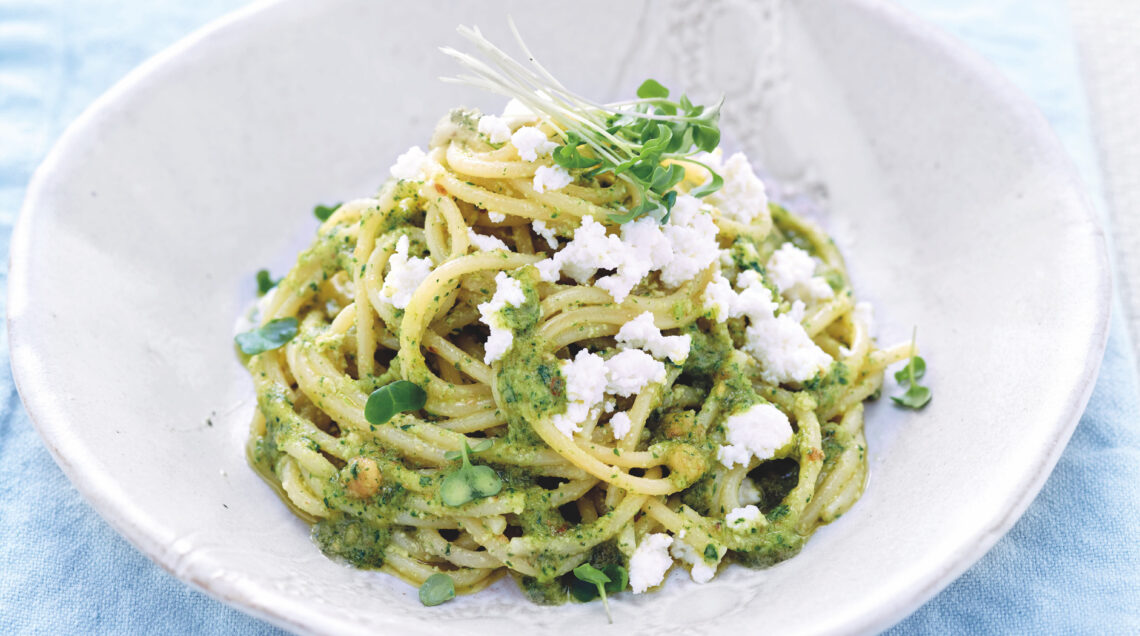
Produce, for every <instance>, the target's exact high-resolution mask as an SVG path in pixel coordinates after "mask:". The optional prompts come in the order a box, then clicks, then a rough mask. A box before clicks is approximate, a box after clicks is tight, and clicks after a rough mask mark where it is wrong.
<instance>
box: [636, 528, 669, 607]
mask: <svg viewBox="0 0 1140 636" xmlns="http://www.w3.org/2000/svg"><path fill="white" fill-rule="evenodd" d="M672 544H673V537H671V536H669V535H667V534H664V533H661V532H655V533H653V534H650V535H648V536H646V537H645V538H644V539H642V540H641V543H639V544H638V545H637V549H636V550H634V551H633V556H631V557H630V558H629V586H630V588H632V589H633V593H634V594H641V593H643V592H645V591H646V590H648V589H649V588H651V587H653V586H654V585H658V584H660V583H661V581H663V580H664V579H665V573H666V572H668V571H669V568H670V567H672V565H673V559H672V558H670V557H669V546H670V545H672Z"/></svg>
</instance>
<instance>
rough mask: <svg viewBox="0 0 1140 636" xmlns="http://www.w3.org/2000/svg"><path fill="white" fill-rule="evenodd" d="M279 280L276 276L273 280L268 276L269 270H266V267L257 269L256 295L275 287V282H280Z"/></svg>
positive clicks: (263, 293)
mask: <svg viewBox="0 0 1140 636" xmlns="http://www.w3.org/2000/svg"><path fill="white" fill-rule="evenodd" d="M280 282H281V279H280V278H278V279H277V280H273V278H271V277H270V276H269V270H267V269H259V270H257V295H258V296H264V295H265V294H266V293H267V292H268V291H269V290H271V289H273V288H274V287H276V286H277V283H280Z"/></svg>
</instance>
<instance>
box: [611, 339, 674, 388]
mask: <svg viewBox="0 0 1140 636" xmlns="http://www.w3.org/2000/svg"><path fill="white" fill-rule="evenodd" d="M664 381H665V365H664V364H663V363H661V362H660V361H658V360H655V359H654V358H653V356H651V355H649V354H648V353H645V352H644V351H641V350H640V349H627V350H625V351H619V352H618V353H617V355H615V356H614V357H612V358H610V359H609V360H606V393H612V394H613V395H619V396H621V397H629V396H631V395H636V394H637V392H638V391H641V390H642V389H643V388H645V386H646V385H647V384H650V383H653V382H664Z"/></svg>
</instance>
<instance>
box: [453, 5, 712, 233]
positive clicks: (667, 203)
mask: <svg viewBox="0 0 1140 636" xmlns="http://www.w3.org/2000/svg"><path fill="white" fill-rule="evenodd" d="M511 27H512V29H513V28H514V25H513V23H512V24H511ZM459 33H460V34H461V35H463V37H465V38H467V39H468V40H469V41H470V42H471V43H472V44H474V45H475V47H476V49H477V54H475V55H472V54H469V53H463V52H461V51H458V50H456V49H453V48H449V47H445V48H444V49H443V52H444V53H445V54H447V55H449V56H451V57H453V58H455V59H456V60H458V61H459V63H460V64H461V65H462V66H463V67H464V68H465V70H467V71H469V72H470V74H468V75H461V76H459V77H455V78H445V81H449V82H455V83H460V84H467V85H470V86H474V87H478V88H481V89H484V90H489V91H491V92H494V93H498V94H500V95H505V96H508V97H512V98H514V99H516V100H518V101H519V102H521V103H522V104H523V105H525V106H526V107H527V108H529V109H530V110H532V111H534V112H535V113H538V114H539V116H540V117H541V118H542V119H543V120H545V121H547V122H550V123H551V124H554V125H555V126H556V127H557V128H558V130H559V132H558V134H559V136H561V137H562V141H563V143H562V144H561V145H559V146H556V147H555V149H554V151H553V153H552V156H553V159H554V162H555V163H556V164H557V165H559V166H562V167H563V168H566V169H567V170H576V171H580V173H579V174H578V175H576V177H578V178H579V179H585V180H588V179H593V178H595V177H597V176H599V175H602V174H605V173H612V174H613V175H614V178H615V179H618V180H621V181H624V182H625V185H626V186H627V188H628V190H629V191H630V192H631V193H632V194H633V198H634V200H636V201H637V204H636V205H634V206H633V207H632V209H626V210H618V211H615V212H614V213H612V214H610V215H609V218H610V220H611V221H612V222H614V223H628V222H630V221H633V220H635V219H637V218H639V217H642V216H645V215H649V216H651V217H653V218H654V219H656V220H657V221H659V222H661V223H666V222H668V220H669V213H670V211H671V210H672V207H673V205H674V203H675V202H676V200H677V191H676V190H674V189H673V188H675V187H677V185H678V184H679V183H680V182H681V181H682V180H683V178H684V174H685V172H684V168H683V167H682V166H679V165H676V164H672V163H670V162H671V161H676V160H682V161H684V160H686V159H687V158H688V157H691V156H693V155H695V154H696V153H698V152H711V151H712V150H713V149H715V148H716V147H717V146H718V145H719V144H720V109H721V105H722V104H723V102H724V99H723V98H722V99H721V100H720V101H719V102H718V103H716V104H715V105H712V106H704V105H698V104H693V102H692V100H690V99H689V97H688V96H687V95H681V97H680V98H679V101H671V100H670V99H669V89H668V88H666V87H665V86H663V85H662V84H661V83H660V82H658V81H656V80H653V79H647V80H645V81H644V82H642V84H641V86H640V87H638V89H637V97H638V99H636V100H631V101H625V102H617V103H612V104H598V103H595V102H592V101H590V100H588V99H586V98H584V97H581V96H579V95H576V94H575V93H573V92H571V91H570V90H568V89H567V88H566V87H565V86H563V85H562V84H561V83H559V82H558V81H557V80H556V79H555V78H554V77H553V76H552V75H551V74H550V73H549V72H548V71H547V70H546V69H545V68H543V67H542V65H541V64H539V63H538V61H537V60H536V59H535V57H534V55H533V53H531V51H530V50H529V49H528V48H527V46H526V44H525V43H524V42H523V41H522V39H521V38H520V37H519V36H518V31H517V29H515V38H516V40H517V41H518V44H519V47H520V48H521V49H522V51H523V52H524V53H525V54H526V58H525V59H527V60H528V61H529V64H524V63H521V62H519V61H517V60H515V59H514V58H512V57H511V56H510V55H509V54H507V53H506V52H505V51H503V50H502V49H500V48H499V47H497V46H495V45H494V44H493V43H491V42H490V41H489V40H487V38H485V37H483V35H482V34H481V33H480V32H479V31H478V30H477V29H471V28H468V27H459ZM582 146H585V147H586V148H588V149H589V154H588V155H584V154H582V151H581V148H582ZM695 163H699V162H695ZM705 167H706V168H708V166H705ZM710 172H711V170H710ZM723 184H724V180H723V179H722V178H721V177H720V176H719V175H715V174H714V175H713V179H712V180H710V182H709V183H708V184H706V185H703V186H701V187H699V188H696V189H694V190H693V191H692V192H690V194H692V195H693V196H697V197H704V196H708V195H709V194H712V193H713V192H715V191H716V190H717V189H719V188H720V187H721V186H722V185H723Z"/></svg>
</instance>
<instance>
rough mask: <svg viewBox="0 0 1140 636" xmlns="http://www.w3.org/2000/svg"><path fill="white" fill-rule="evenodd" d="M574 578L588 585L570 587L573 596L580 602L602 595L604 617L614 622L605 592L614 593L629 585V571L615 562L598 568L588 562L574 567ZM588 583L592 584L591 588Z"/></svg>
mask: <svg viewBox="0 0 1140 636" xmlns="http://www.w3.org/2000/svg"><path fill="white" fill-rule="evenodd" d="M574 578H576V579H578V580H579V581H582V582H583V583H587V584H588V585H582V586H579V585H575V586H574V587H573V588H571V592H572V593H573V594H574V598H576V599H578V600H579V601H582V602H587V601H592V600H594V599H595V598H597V597H599V596H600V597H602V605H603V606H604V607H605V608H606V618H607V619H609V621H610V623H613V622H614V617H613V615H612V614H611V613H610V602H609V600H608V599H607V598H606V592H609V593H611V594H616V593H617V592H620V591H622V590H624V589H625V587H626V586H627V585H629V572H627V571H626V569H625V568H624V567H622V566H620V565H618V564H616V563H611V564H609V565H607V566H604V567H603V568H602V569H600V570H599V569H598V568H596V567H594V566H593V565H590V564H589V563H583V564H582V565H579V566H578V567H576V568H574ZM589 585H593V586H594V587H593V588H591V587H589Z"/></svg>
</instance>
